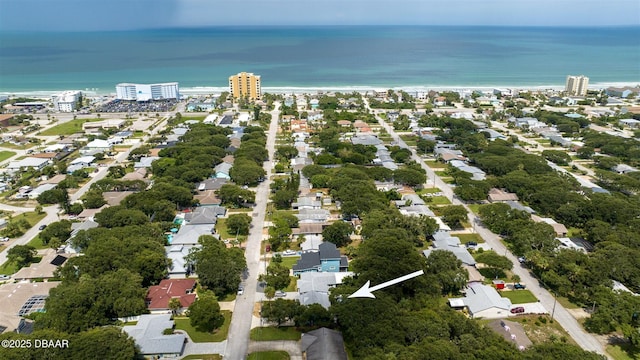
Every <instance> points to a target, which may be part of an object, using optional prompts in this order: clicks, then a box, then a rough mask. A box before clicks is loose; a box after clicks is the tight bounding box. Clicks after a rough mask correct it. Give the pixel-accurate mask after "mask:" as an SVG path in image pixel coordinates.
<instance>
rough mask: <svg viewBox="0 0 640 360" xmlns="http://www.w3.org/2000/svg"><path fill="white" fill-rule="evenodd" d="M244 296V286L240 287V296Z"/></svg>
mask: <svg viewBox="0 0 640 360" xmlns="http://www.w3.org/2000/svg"><path fill="white" fill-rule="evenodd" d="M242 294H244V288H243V287H242V286H240V287H239V288H238V295H242Z"/></svg>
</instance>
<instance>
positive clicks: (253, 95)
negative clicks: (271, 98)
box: [229, 72, 262, 100]
mask: <svg viewBox="0 0 640 360" xmlns="http://www.w3.org/2000/svg"><path fill="white" fill-rule="evenodd" d="M229 92H230V93H231V95H232V96H233V97H234V98H235V99H237V98H240V97H247V98H249V99H250V100H259V99H260V98H262V89H261V87H260V75H254V74H253V73H246V72H241V73H238V74H237V75H231V76H229Z"/></svg>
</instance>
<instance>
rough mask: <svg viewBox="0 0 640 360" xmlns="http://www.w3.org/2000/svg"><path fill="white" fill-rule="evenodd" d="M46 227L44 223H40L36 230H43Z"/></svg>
mask: <svg viewBox="0 0 640 360" xmlns="http://www.w3.org/2000/svg"><path fill="white" fill-rule="evenodd" d="M46 227H47V225H46V224H44V225H40V227H39V228H38V230H44V229H45V228H46Z"/></svg>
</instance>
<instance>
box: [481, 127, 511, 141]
mask: <svg viewBox="0 0 640 360" xmlns="http://www.w3.org/2000/svg"><path fill="white" fill-rule="evenodd" d="M482 132H483V133H486V134H489V140H491V141H494V140H497V139H500V140H506V138H507V137H506V136H504V135H503V134H501V133H499V132H497V131H495V130H493V129H484V130H482Z"/></svg>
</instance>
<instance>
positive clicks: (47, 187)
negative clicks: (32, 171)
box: [27, 184, 58, 199]
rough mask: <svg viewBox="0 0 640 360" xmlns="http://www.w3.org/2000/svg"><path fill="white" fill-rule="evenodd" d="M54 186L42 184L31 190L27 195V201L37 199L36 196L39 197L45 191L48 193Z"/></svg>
mask: <svg viewBox="0 0 640 360" xmlns="http://www.w3.org/2000/svg"><path fill="white" fill-rule="evenodd" d="M56 186H58V185H56V184H42V185H40V186H38V187H37V188H35V189H33V190H31V191H30V192H29V193H28V194H27V197H28V198H29V199H37V198H38V196H40V195H41V194H42V193H43V192H45V191H49V190H53V189H55V188H56Z"/></svg>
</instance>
